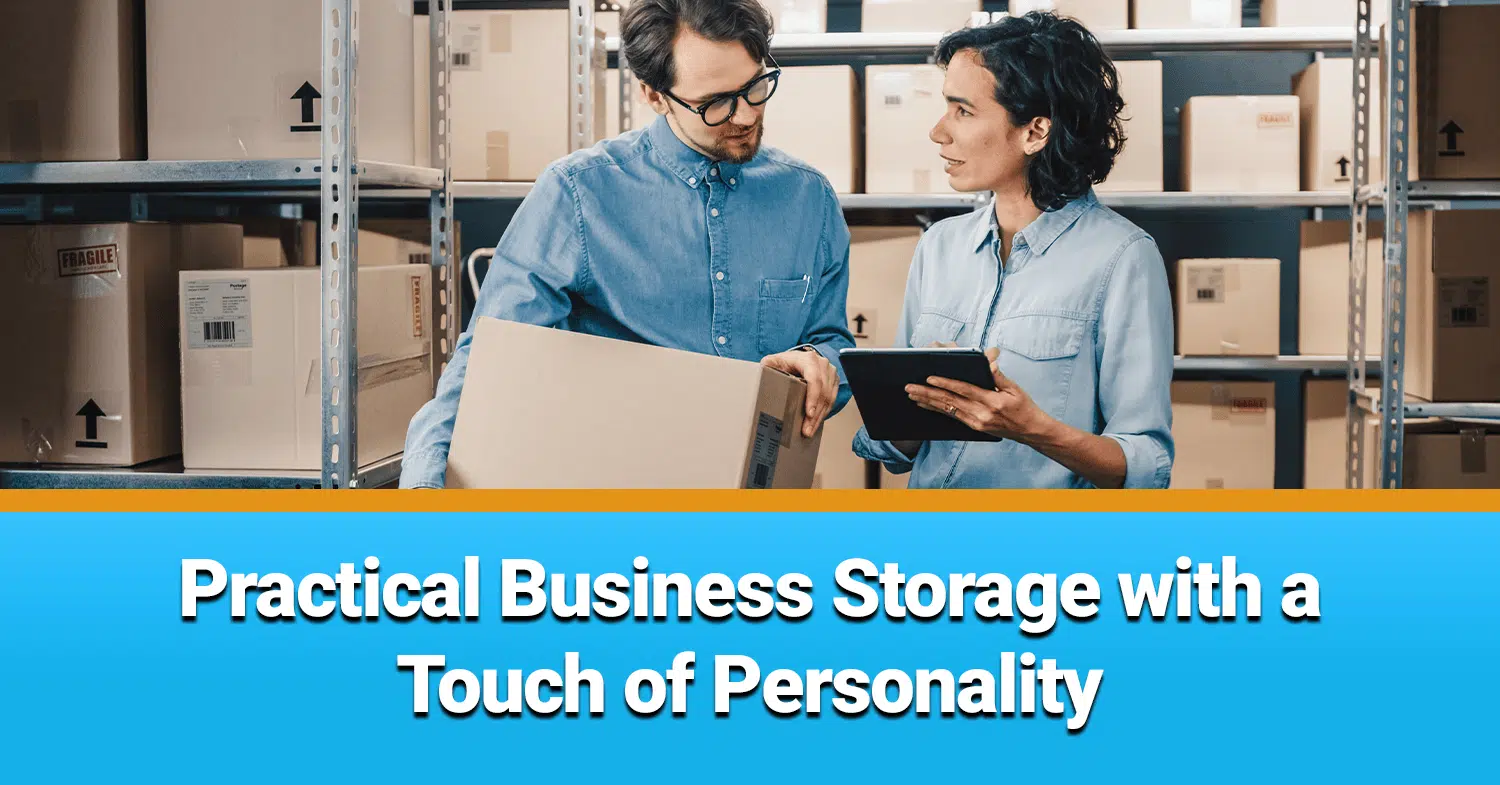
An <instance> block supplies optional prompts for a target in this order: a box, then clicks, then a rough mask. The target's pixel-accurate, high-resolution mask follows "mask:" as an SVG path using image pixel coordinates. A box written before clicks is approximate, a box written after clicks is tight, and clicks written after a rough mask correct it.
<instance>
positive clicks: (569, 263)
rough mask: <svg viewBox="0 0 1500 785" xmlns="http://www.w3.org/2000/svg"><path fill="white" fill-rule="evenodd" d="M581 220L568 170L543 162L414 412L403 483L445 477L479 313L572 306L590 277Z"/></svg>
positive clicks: (519, 313)
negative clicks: (432, 389) (464, 324)
mask: <svg viewBox="0 0 1500 785" xmlns="http://www.w3.org/2000/svg"><path fill="white" fill-rule="evenodd" d="M579 220H580V219H579V213H578V209H577V206H576V200H575V199H574V195H573V190H572V187H571V184H570V183H569V181H568V176H567V174H566V172H564V171H562V170H560V169H558V168H556V167H552V168H549V169H548V170H546V171H545V172H543V173H542V176H541V177H540V178H538V179H537V182H536V186H535V187H534V188H533V189H532V190H531V193H530V194H529V195H528V196H527V197H526V199H525V200H524V201H523V202H522V203H521V206H520V207H519V208H518V209H517V210H516V214H515V217H514V218H512V219H511V222H510V225H509V226H508V227H507V228H506V230H505V235H504V236H503V237H501V238H500V243H499V245H497V246H496V247H495V257H494V259H493V261H492V262H491V263H490V269H489V273H488V274H487V275H485V278H484V284H483V286H482V287H481V289H480V291H479V296H478V298H477V300H476V302H475V305H474V315H473V318H472V320H471V321H470V322H469V326H468V329H466V330H465V331H464V333H463V335H461V336H459V339H458V343H457V345H456V346H455V347H454V349H453V357H452V359H450V360H449V361H448V367H447V368H446V369H444V371H443V375H442V378H441V379H439V380H438V385H437V394H436V396H435V397H434V398H433V399H432V400H431V401H429V402H428V403H427V405H426V406H423V407H422V409H421V410H420V411H418V412H417V414H416V416H415V417H413V418H412V421H411V425H410V427H409V428H408V429H407V432H406V452H405V454H404V455H403V457H402V461H401V487H402V488H441V487H443V485H444V483H445V481H446V479H447V474H448V447H449V445H450V443H451V442H452V439H453V423H454V420H455V419H456V418H457V416H458V402H459V397H460V395H461V394H462V392H463V386H464V376H465V373H466V372H467V370H468V366H469V345H470V344H471V343H472V341H473V329H474V324H475V323H477V321H478V319H479V317H481V316H488V317H493V318H496V319H505V320H508V321H515V322H525V323H527V324H535V325H540V326H544V327H553V326H556V325H558V324H560V323H561V322H562V320H563V319H565V318H566V317H567V316H568V314H569V313H570V312H571V310H572V308H571V299H570V296H569V292H572V291H577V290H578V289H579V288H580V287H582V286H585V285H587V280H588V278H587V276H588V260H587V258H586V256H585V253H584V249H583V240H582V227H581V225H579V224H578V222H579ZM559 227H572V228H573V231H568V230H566V229H560V228H559Z"/></svg>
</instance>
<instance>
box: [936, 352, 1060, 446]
mask: <svg viewBox="0 0 1500 785" xmlns="http://www.w3.org/2000/svg"><path fill="white" fill-rule="evenodd" d="M985 356H987V357H989V359H990V373H991V374H993V375H994V377H995V389H994V390H982V389H980V388H978V387H975V386H974V385H972V384H967V383H965V382H959V381H954V380H952V379H944V378H940V377H936V376H934V377H930V378H929V379H928V380H927V384H928V385H931V386H926V385H920V384H912V385H907V388H906V394H907V395H908V396H909V397H910V398H911V399H912V400H913V401H916V402H917V405H918V406H921V407H922V408H924V409H930V410H932V411H935V412H939V413H941V414H946V415H948V416H949V417H952V418H954V419H955V420H958V421H959V422H962V423H963V424H964V425H967V426H969V427H970V428H973V429H974V430H976V431H980V432H981V433H988V434H990V435H992V436H999V437H1000V438H1002V439H1011V440H1013V441H1019V442H1023V443H1025V442H1027V441H1028V438H1029V437H1030V436H1031V435H1033V434H1035V433H1037V432H1038V431H1039V429H1040V427H1041V426H1042V425H1043V424H1044V422H1045V421H1046V419H1047V415H1046V413H1045V412H1043V411H1042V410H1041V409H1040V408H1039V407H1038V406H1037V405H1036V403H1035V402H1033V401H1032V400H1031V396H1030V395H1027V394H1026V391H1025V390H1023V389H1021V388H1020V387H1019V386H1018V385H1017V384H1016V383H1015V382H1013V381H1011V380H1010V379H1009V378H1007V377H1006V376H1005V374H1002V373H1000V367H999V365H998V363H997V359H998V358H999V356H1000V352H999V350H998V349H989V350H986V351H985Z"/></svg>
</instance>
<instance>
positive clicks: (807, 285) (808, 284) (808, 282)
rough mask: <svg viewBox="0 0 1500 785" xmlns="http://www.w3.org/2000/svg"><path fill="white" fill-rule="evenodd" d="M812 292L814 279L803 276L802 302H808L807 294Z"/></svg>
mask: <svg viewBox="0 0 1500 785" xmlns="http://www.w3.org/2000/svg"><path fill="white" fill-rule="evenodd" d="M811 290H812V277H811V276H807V275H804V276H802V302H804V303H805V302H807V293H808V292H810V291H811Z"/></svg>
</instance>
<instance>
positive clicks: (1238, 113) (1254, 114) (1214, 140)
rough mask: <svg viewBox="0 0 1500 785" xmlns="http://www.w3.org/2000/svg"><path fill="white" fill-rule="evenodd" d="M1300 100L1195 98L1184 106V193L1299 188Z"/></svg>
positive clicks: (1248, 191) (1280, 98) (1276, 98)
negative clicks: (1298, 101)
mask: <svg viewBox="0 0 1500 785" xmlns="http://www.w3.org/2000/svg"><path fill="white" fill-rule="evenodd" d="M1300 113H1301V110H1300V108H1299V105H1298V103H1297V98H1296V96H1290V95H1254V96H1252V95H1242V96H1217V95H1216V96H1196V97H1193V98H1189V99H1188V102H1187V104H1186V105H1185V106H1183V108H1182V187H1183V190H1185V191H1201V192H1218V193H1224V192H1236V193H1285V192H1289V191H1296V190H1299V188H1298V186H1299V185H1300V184H1301V177H1300V175H1299V172H1298V169H1299V166H1298V162H1299V160H1300V155H1299V149H1300V141H1301V140H1300V125H1301V123H1300V122H1299V119H1300V118H1299V114H1300Z"/></svg>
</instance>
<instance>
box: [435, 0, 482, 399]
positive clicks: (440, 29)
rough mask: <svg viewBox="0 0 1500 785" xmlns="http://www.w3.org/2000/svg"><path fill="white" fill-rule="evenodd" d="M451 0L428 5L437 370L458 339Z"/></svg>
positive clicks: (445, 364)
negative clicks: (439, 181)
mask: <svg viewBox="0 0 1500 785" xmlns="http://www.w3.org/2000/svg"><path fill="white" fill-rule="evenodd" d="M450 2H451V0H432V2H431V3H429V5H428V8H429V10H428V13H429V14H430V15H431V17H430V19H429V20H428V22H429V28H430V30H431V33H432V46H431V47H430V51H431V52H432V63H431V66H432V75H431V83H430V85H429V87H430V88H431V92H430V95H431V96H432V98H431V101H432V107H431V110H432V111H431V118H432V119H431V129H430V130H431V134H430V136H429V139H430V140H431V144H430V146H431V152H432V166H434V167H435V168H438V169H442V170H443V187H442V188H441V189H440V190H437V191H433V192H432V198H431V202H430V203H429V207H430V210H429V215H430V217H431V219H432V266H433V268H434V269H436V270H437V284H438V286H437V292H436V293H435V294H434V298H435V299H436V301H437V306H436V308H435V309H434V312H435V313H436V314H437V319H436V322H437V327H436V329H437V334H438V342H437V343H438V346H437V349H438V353H439V354H440V355H441V357H442V362H441V363H440V364H439V366H438V371H439V373H441V372H442V370H444V369H446V368H447V367H448V359H449V358H450V357H452V356H453V348H454V345H455V344H457V343H458V275H457V274H456V271H455V270H454V268H453V264H452V263H451V260H452V258H453V254H454V253H456V249H454V247H453V231H452V222H453V190H452V188H451V187H450V186H451V183H452V179H453V178H452V175H453V166H452V163H451V161H450V160H449V158H448V151H449V150H451V149H452V141H453V124H452V123H450V122H448V107H449V106H450V105H452V101H453V97H452V91H451V88H450V84H451V81H452V77H453V73H452V72H453V68H452V66H453V58H451V57H449V56H448V41H449V40H450V36H449V34H450V33H451V32H452V16H451V14H450V13H449V11H450V10H451V9H450V8H449V7H448V6H449V3H450ZM475 294H476V295H477V294H478V292H475Z"/></svg>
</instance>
